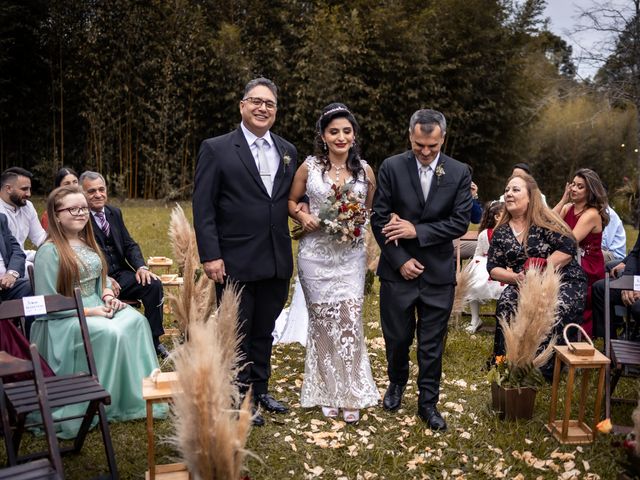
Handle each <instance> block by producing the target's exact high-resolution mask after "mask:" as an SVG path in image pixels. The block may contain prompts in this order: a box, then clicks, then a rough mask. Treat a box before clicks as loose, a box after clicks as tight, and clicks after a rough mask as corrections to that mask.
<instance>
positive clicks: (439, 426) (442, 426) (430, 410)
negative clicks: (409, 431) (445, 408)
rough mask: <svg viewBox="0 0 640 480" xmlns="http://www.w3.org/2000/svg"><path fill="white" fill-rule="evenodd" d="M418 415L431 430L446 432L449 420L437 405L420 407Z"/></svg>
mask: <svg viewBox="0 0 640 480" xmlns="http://www.w3.org/2000/svg"><path fill="white" fill-rule="evenodd" d="M418 416H420V418H421V419H422V420H423V421H424V422H425V423H426V424H427V425H428V426H429V428H430V429H431V430H434V431H442V432H444V431H445V430H446V429H447V422H445V421H444V418H442V415H440V412H439V411H438V409H437V408H436V407H418Z"/></svg>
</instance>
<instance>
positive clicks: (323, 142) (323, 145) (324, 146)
mask: <svg viewBox="0 0 640 480" xmlns="http://www.w3.org/2000/svg"><path fill="white" fill-rule="evenodd" d="M322 150H324V151H325V152H326V151H327V150H328V148H327V142H325V141H324V140H323V141H322Z"/></svg>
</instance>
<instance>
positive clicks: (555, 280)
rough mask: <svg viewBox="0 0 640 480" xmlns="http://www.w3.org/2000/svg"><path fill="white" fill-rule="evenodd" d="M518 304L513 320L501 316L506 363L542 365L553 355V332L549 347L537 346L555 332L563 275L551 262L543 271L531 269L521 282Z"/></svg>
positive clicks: (523, 365)
mask: <svg viewBox="0 0 640 480" xmlns="http://www.w3.org/2000/svg"><path fill="white" fill-rule="evenodd" d="M519 289H520V294H519V299H518V307H517V309H516V312H515V314H514V316H513V318H512V319H511V321H510V322H507V320H506V319H504V318H501V319H500V325H501V326H502V331H503V333H504V343H505V354H506V357H507V362H508V363H509V364H510V365H512V366H514V367H526V366H529V365H533V366H534V367H541V366H542V365H544V364H546V363H547V362H548V361H549V359H550V358H551V356H552V355H553V346H554V345H555V344H556V340H557V338H556V336H555V335H554V336H553V338H552V339H551V341H550V342H549V344H548V345H547V347H545V349H544V350H543V351H542V352H540V353H539V354H538V353H537V352H538V349H539V348H540V345H542V343H544V342H545V341H546V340H547V339H548V338H549V337H550V336H551V334H552V333H553V329H554V325H555V323H556V312H557V310H558V294H559V292H560V274H559V273H558V272H556V271H555V269H554V268H553V265H552V264H549V265H548V266H547V268H546V269H545V270H543V271H541V270H539V269H537V268H531V269H529V271H528V272H527V273H526V274H525V279H524V281H523V282H522V284H521V285H520V288H519Z"/></svg>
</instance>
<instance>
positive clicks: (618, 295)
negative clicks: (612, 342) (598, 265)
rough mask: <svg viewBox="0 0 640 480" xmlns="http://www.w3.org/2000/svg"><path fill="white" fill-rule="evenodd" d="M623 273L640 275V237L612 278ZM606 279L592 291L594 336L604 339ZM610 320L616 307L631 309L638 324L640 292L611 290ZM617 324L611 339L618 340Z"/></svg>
mask: <svg viewBox="0 0 640 480" xmlns="http://www.w3.org/2000/svg"><path fill="white" fill-rule="evenodd" d="M621 272H622V274H623V275H640V236H638V239H637V240H636V244H635V245H634V246H633V248H632V249H631V251H630V252H629V254H628V255H627V257H626V258H625V259H624V260H623V261H622V262H621V263H619V264H618V265H616V266H615V267H614V268H613V269H611V272H610V276H611V277H612V278H616V276H618V275H619V274H620V273H621ZM604 293H605V292H604V279H603V280H598V281H597V282H596V283H594V284H593V287H592V289H591V296H592V305H593V334H594V336H596V337H604ZM610 296H611V298H610V302H609V305H610V312H609V314H610V317H609V318H610V319H611V320H612V321H613V320H614V319H615V318H616V316H615V307H616V305H624V306H627V307H631V315H632V316H633V318H634V320H635V321H636V323H637V322H638V321H639V320H640V292H634V291H633V290H611V293H610ZM616 336H617V334H616V328H615V323H614V324H613V325H611V338H616Z"/></svg>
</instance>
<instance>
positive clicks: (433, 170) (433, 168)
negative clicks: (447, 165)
mask: <svg viewBox="0 0 640 480" xmlns="http://www.w3.org/2000/svg"><path fill="white" fill-rule="evenodd" d="M438 160H440V152H438V155H436V158H434V159H433V162H431V163H430V164H429V165H423V164H422V163H420V161H419V160H418V158H416V165H417V168H418V178H420V170H422V169H423V168H426V169H429V168H430V169H431V172H430V173H431V183H429V192H430V191H431V189H432V188H433V179H434V177H435V176H436V167H437V166H438ZM424 201H425V202H426V201H427V199H426V198H425V199H424Z"/></svg>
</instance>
